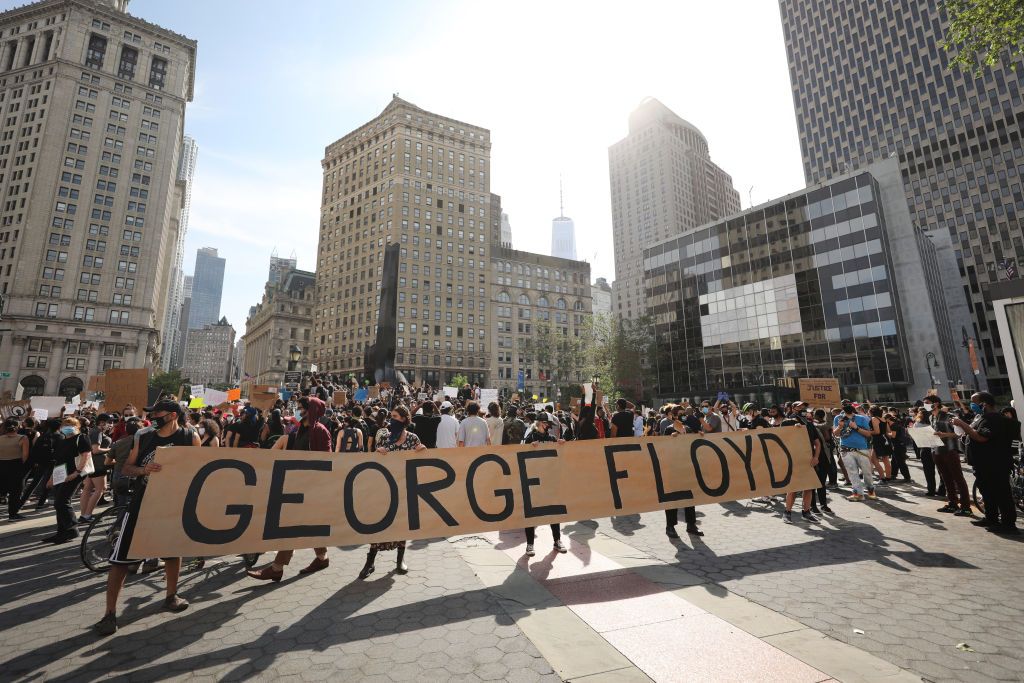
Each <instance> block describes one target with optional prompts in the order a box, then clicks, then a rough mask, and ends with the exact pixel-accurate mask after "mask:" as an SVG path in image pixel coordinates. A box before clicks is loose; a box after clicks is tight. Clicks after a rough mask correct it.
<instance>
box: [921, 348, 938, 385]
mask: <svg viewBox="0 0 1024 683" xmlns="http://www.w3.org/2000/svg"><path fill="white" fill-rule="evenodd" d="M924 366H925V367H926V368H928V380H929V381H930V382H931V387H932V389H934V388H935V375H934V374H932V368H937V367H939V359H938V358H937V357H936V356H935V354H934V353H932V352H931V351H929V352H928V353H926V354H925V355H924Z"/></svg>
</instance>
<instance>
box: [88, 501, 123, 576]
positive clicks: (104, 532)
mask: <svg viewBox="0 0 1024 683" xmlns="http://www.w3.org/2000/svg"><path fill="white" fill-rule="evenodd" d="M126 510H127V508H126V507H112V508H110V509H109V510H104V511H103V513H101V514H99V515H97V516H96V519H94V520H93V521H92V523H91V524H89V526H88V527H87V528H86V530H85V533H84V534H82V545H81V547H80V553H81V555H82V564H84V565H85V566H86V568H87V569H89V571H94V572H97V573H102V572H105V571H107V570H109V569H110V553H111V552H112V551H113V550H114V544H115V543H116V542H117V536H118V534H120V533H121V524H120V522H121V516H122V514H123V513H124V512H125V511H126Z"/></svg>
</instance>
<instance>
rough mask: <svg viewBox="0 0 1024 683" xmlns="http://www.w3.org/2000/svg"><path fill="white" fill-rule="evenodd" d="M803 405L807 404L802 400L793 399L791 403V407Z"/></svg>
mask: <svg viewBox="0 0 1024 683" xmlns="http://www.w3.org/2000/svg"><path fill="white" fill-rule="evenodd" d="M805 405H807V404H806V403H804V402H803V401H793V403H792V404H791V407H793V408H801V407H803V406H805Z"/></svg>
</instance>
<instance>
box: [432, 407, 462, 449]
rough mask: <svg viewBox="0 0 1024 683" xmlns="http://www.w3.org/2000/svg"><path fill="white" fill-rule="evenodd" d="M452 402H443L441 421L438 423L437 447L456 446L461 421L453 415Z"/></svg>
mask: <svg viewBox="0 0 1024 683" xmlns="http://www.w3.org/2000/svg"><path fill="white" fill-rule="evenodd" d="M453 407H454V406H452V402H451V401H445V402H444V403H442V404H441V423H440V424H439V425H437V447H438V448H455V446H456V436H457V435H458V433H459V421H458V420H456V419H455V417H454V416H453V415H452V408H453Z"/></svg>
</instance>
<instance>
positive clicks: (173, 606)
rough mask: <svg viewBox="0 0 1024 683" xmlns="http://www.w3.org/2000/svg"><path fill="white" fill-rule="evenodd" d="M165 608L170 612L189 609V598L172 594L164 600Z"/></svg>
mask: <svg viewBox="0 0 1024 683" xmlns="http://www.w3.org/2000/svg"><path fill="white" fill-rule="evenodd" d="M164 609H165V610H166V611H168V612H184V611H185V610H187V609H188V600H186V599H185V598H182V597H180V596H178V595H172V596H170V597H169V598H167V599H166V600H164Z"/></svg>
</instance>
